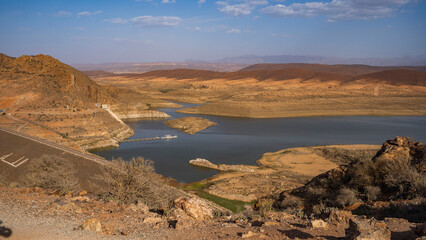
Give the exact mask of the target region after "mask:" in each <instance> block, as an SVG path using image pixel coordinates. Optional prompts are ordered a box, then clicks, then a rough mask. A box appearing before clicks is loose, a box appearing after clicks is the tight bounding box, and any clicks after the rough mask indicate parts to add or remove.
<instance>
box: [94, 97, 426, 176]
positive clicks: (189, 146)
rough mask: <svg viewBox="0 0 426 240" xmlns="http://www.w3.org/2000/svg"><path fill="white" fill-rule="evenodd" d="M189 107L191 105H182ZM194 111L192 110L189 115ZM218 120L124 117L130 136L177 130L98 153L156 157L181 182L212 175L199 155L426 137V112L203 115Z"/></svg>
mask: <svg viewBox="0 0 426 240" xmlns="http://www.w3.org/2000/svg"><path fill="white" fill-rule="evenodd" d="M184 105H185V106H191V105H190V104H184ZM175 110H176V109H161V111H164V112H167V113H168V114H169V115H171V116H172V118H179V117H185V116H189V115H187V114H181V113H176V112H175ZM192 116H194V115H192ZM202 117H204V118H207V119H209V120H211V121H214V122H216V123H217V125H216V126H213V127H210V128H208V129H206V130H204V131H201V132H199V133H197V134H195V135H192V136H191V135H188V134H185V133H182V132H180V131H178V130H175V129H171V128H168V127H167V126H166V125H164V124H163V121H162V120H143V121H128V122H126V123H127V124H128V125H129V126H130V127H131V128H133V129H134V131H135V135H134V136H133V137H132V138H147V137H156V136H164V135H166V134H172V135H177V136H178V138H176V139H171V140H154V141H144V142H130V143H122V144H120V147H119V148H116V149H112V150H107V151H101V152H97V154H98V155H100V156H103V157H105V158H107V159H112V158H119V157H122V158H124V159H129V158H131V157H134V156H143V157H145V158H149V159H151V160H154V162H155V168H156V171H157V172H158V173H160V174H162V175H164V176H167V177H172V178H174V179H177V180H179V181H182V182H193V181H198V180H201V179H203V178H207V177H210V176H212V175H214V174H215V173H216V171H215V170H208V169H204V168H198V167H194V166H191V165H189V164H188V161H189V160H191V159H194V158H197V157H201V158H205V159H208V160H210V161H211V162H213V163H227V164H255V162H256V160H257V159H259V158H260V157H261V155H262V154H263V153H265V152H274V151H278V150H280V149H283V148H291V147H301V146H314V145H328V144H382V143H383V142H384V141H385V140H387V139H390V138H394V137H395V136H408V137H411V138H413V139H415V140H418V141H425V140H426V117H372V116H351V117H310V118H281V119H247V118H231V117H217V116H202Z"/></svg>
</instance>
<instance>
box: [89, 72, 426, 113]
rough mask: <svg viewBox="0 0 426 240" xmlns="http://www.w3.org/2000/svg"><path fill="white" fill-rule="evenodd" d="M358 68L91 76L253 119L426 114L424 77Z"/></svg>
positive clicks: (206, 110) (200, 110) (208, 110)
mask: <svg viewBox="0 0 426 240" xmlns="http://www.w3.org/2000/svg"><path fill="white" fill-rule="evenodd" d="M414 69H415V70H413V69H405V68H404V69H402V68H384V67H370V66H362V65H361V66H358V65H313V64H277V65H274V64H263V65H262V64H260V65H254V66H249V67H247V68H244V69H242V70H241V71H237V72H226V73H224V72H213V71H201V70H190V69H178V70H163V71H152V72H147V73H143V74H127V75H113V76H93V79H94V80H95V81H97V82H99V83H102V84H106V85H114V86H119V87H129V88H131V89H133V90H135V91H138V92H140V93H143V94H146V95H149V96H151V97H152V98H155V99H161V100H168V101H172V102H177V101H180V102H187V103H198V104H200V106H194V107H190V108H185V109H181V110H179V112H181V113H188V114H207V115H219V116H232V117H249V118H281V117H310V116H347V115H379V116H389V115H421V116H422V115H425V114H426V112H425V109H426V106H425V102H426V101H425V100H426V73H425V72H423V71H421V70H423V69H422V68H420V67H418V68H414Z"/></svg>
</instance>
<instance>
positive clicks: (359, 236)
mask: <svg viewBox="0 0 426 240" xmlns="http://www.w3.org/2000/svg"><path fill="white" fill-rule="evenodd" d="M346 238H347V239H349V240H390V239H391V231H390V230H389V229H388V228H387V227H386V224H385V223H384V222H382V221H377V220H376V219H374V218H371V219H366V218H363V217H356V218H353V219H351V220H349V228H347V229H346Z"/></svg>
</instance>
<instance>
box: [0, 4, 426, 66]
mask: <svg viewBox="0 0 426 240" xmlns="http://www.w3.org/2000/svg"><path fill="white" fill-rule="evenodd" d="M0 32H1V37H0V52H2V53H5V54H7V55H10V56H20V55H23V54H31V55H33V54H38V53H44V54H49V55H52V56H54V57H55V58H58V59H60V60H61V61H64V62H66V63H69V64H72V63H102V62H151V61H184V60H188V59H196V60H207V61H209V60H216V59H220V58H224V57H232V56H239V55H251V54H253V55H286V54H292V55H318V56H327V57H343V58H352V57H382V58H386V57H405V56H415V55H422V54H426V1H424V0H328V1H320V0H310V1H291V0H220V1H218V0H94V1H89V0H72V1H71V0H27V1H25V0H0Z"/></svg>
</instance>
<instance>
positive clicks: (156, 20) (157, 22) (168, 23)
mask: <svg viewBox="0 0 426 240" xmlns="http://www.w3.org/2000/svg"><path fill="white" fill-rule="evenodd" d="M130 21H131V22H133V23H134V24H136V25H141V26H143V27H173V26H176V25H179V24H180V23H181V22H182V19H181V18H179V17H170V16H157V17H154V16H139V17H135V18H131V19H130Z"/></svg>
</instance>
